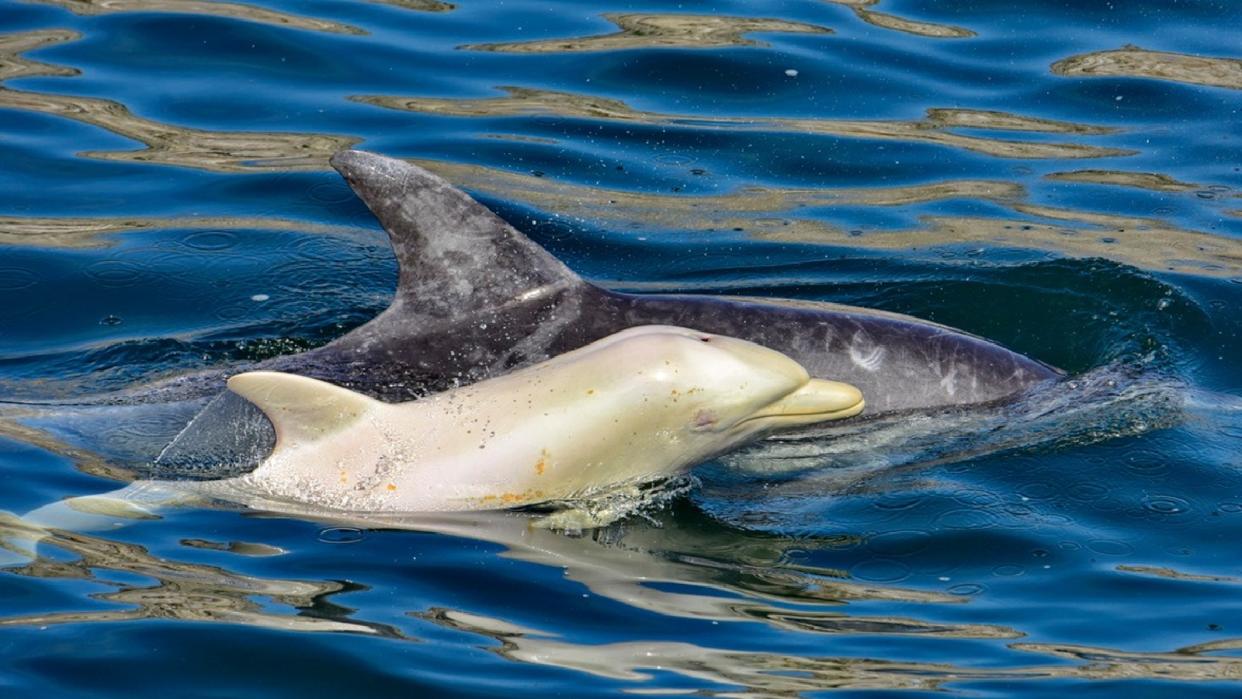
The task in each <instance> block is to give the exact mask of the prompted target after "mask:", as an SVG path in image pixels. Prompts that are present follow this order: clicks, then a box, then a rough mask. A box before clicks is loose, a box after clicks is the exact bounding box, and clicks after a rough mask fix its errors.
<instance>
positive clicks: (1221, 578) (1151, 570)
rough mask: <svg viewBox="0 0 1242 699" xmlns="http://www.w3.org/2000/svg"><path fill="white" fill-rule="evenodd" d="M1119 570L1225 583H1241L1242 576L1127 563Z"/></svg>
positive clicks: (1171, 578) (1173, 578) (1119, 567)
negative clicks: (1204, 573) (1191, 571)
mask: <svg viewBox="0 0 1242 699" xmlns="http://www.w3.org/2000/svg"><path fill="white" fill-rule="evenodd" d="M1117 570H1119V571H1121V572H1122V573H1134V574H1136V575H1150V576H1155V577H1158V578H1169V579H1170V580H1187V581H1190V582H1223V583H1239V582H1242V578H1234V577H1230V576H1228V575H1199V574H1197V573H1186V572H1183V571H1180V570H1176V569H1174V568H1169V567H1167V566H1144V565H1126V564H1121V565H1118V566H1117Z"/></svg>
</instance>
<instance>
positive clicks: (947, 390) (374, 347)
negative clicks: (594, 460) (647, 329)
mask: <svg viewBox="0 0 1242 699" xmlns="http://www.w3.org/2000/svg"><path fill="white" fill-rule="evenodd" d="M331 162H332V166H333V167H335V168H336V170H337V171H338V172H340V173H341V175H342V176H343V177H344V178H345V180H346V181H347V182H348V183H349V185H350V186H351V187H352V188H353V190H354V191H355V192H356V193H357V195H358V196H359V197H360V198H361V199H362V200H363V201H364V202H365V203H366V204H367V206H368V207H369V208H370V209H371V211H372V212H373V213H374V214H375V216H376V218H378V219H379V222H380V224H381V225H382V226H383V227H384V230H385V231H387V233H388V235H389V238H390V240H391V243H392V247H393V252H394V253H395V255H396V258H397V264H398V268H399V281H398V286H397V290H396V293H395V296H394V298H393V301H392V304H391V305H390V306H389V307H388V308H387V310H385V311H384V312H383V313H381V314H380V315H379V316H377V317H376V318H374V319H372V320H371V321H369V322H367V323H365V324H364V325H362V326H360V327H358V328H356V329H354V330H353V331H351V332H349V333H347V334H346V335H344V336H342V337H340V338H338V339H336V340H334V341H332V342H330V343H328V344H326V345H324V346H322V347H319V348H317V349H313V350H309V351H306V352H302V353H300V354H294V355H285V356H280V357H275V358H272V359H269V360H265V361H262V362H258V363H254V364H250V365H248V366H244V367H236V366H233V367H228V368H226V369H219V370H209V371H205V372H199V373H195V374H190V375H186V376H182V377H177V378H174V379H170V380H165V381H162V382H159V383H156V384H152V385H148V386H140V387H136V388H133V389H127V390H126V391H124V392H122V393H121V394H119V395H112V396H109V397H107V398H106V399H104V400H103V401H99V402H107V403H113V404H115V403H129V404H133V403H160V402H186V401H193V400H198V401H199V403H198V404H194V405H193V409H194V410H195V411H197V410H198V407H199V406H200V405H201V401H202V399H203V398H204V397H205V396H212V395H216V396H218V397H217V398H216V399H214V400H212V401H211V402H210V403H208V404H207V407H206V408H204V409H203V410H202V411H201V412H200V413H198V416H197V417H195V418H194V419H193V420H192V421H191V422H190V424H189V425H188V426H186V427H185V429H183V430H181V432H180V434H177V433H176V432H173V433H172V434H168V435H167V437H166V438H164V442H165V443H167V441H168V439H170V438H172V437H173V435H174V434H176V439H173V442H172V444H171V445H170V446H169V447H168V448H167V449H165V450H164V452H163V453H162V454H161V457H160V462H161V463H162V464H163V465H165V466H167V467H169V468H176V467H177V466H178V464H180V463H191V462H201V461H202V459H203V455H204V454H213V455H219V454H221V453H222V451H230V450H231V451H232V452H233V454H232V455H231V456H227V457H225V458H226V459H228V460H232V461H235V462H248V463H250V464H251V465H253V464H254V463H257V460H258V459H261V458H262V456H263V455H265V454H266V452H267V451H268V450H270V447H271V444H272V442H273V436H272V432H271V428H270V426H268V425H267V424H266V421H265V420H264V419H263V418H262V416H261V415H260V414H259V412H258V411H257V410H255V409H254V408H253V406H251V405H250V404H249V403H248V402H246V401H243V400H241V399H239V398H238V397H236V396H235V395H233V394H232V393H230V392H228V391H224V390H223V389H224V381H225V379H226V378H227V377H228V376H229V375H230V374H233V373H237V372H238V371H242V370H255V369H264V370H270V371H283V372H290V373H295V374H300V375H303V376H309V377H313V378H318V379H323V380H326V381H331V382H333V383H336V384H339V385H341V386H344V387H346V388H349V389H351V390H354V391H358V392H361V393H364V394H367V395H370V396H372V397H376V398H380V399H382V400H386V401H407V400H412V399H414V398H417V397H420V396H423V395H426V394H429V393H434V392H439V391H442V390H445V389H447V388H451V387H453V386H458V385H463V384H469V383H474V382H477V381H480V380H483V379H486V378H489V377H493V376H497V375H500V374H502V373H505V372H507V371H509V370H511V369H515V368H520V367H525V366H528V365H531V364H534V363H537V362H540V361H544V360H546V359H548V358H550V357H554V356H556V355H559V354H562V353H564V352H568V351H571V350H574V349H577V348H579V347H582V346H585V345H587V344H589V343H591V342H594V341H595V340H598V339H600V338H603V337H606V336H608V335H611V334H613V333H615V332H617V331H619V330H622V329H624V328H628V327H632V326H637V325H677V326H683V327H692V328H696V329H700V330H703V331H705V332H709V333H716V334H720V335H726V336H731V337H737V338H741V339H745V340H749V341H751V342H755V343H757V344H760V345H763V346H765V347H769V348H772V349H774V350H776V351H778V352H781V353H783V354H785V355H787V356H789V357H791V358H792V359H793V360H794V361H796V362H798V363H799V364H801V365H802V366H804V367H805V368H806V369H807V371H808V372H809V373H810V375H811V376H812V377H816V378H831V379H834V380H839V381H844V382H847V383H850V384H853V385H854V386H857V387H858V388H859V389H861V390H862V392H863V395H864V396H866V399H867V404H868V412H867V417H870V418H876V417H883V416H886V415H892V414H894V413H900V412H903V411H912V410H935V409H941V408H945V407H952V406H967V405H976V404H983V403H990V402H995V401H997V400H1000V399H1005V398H1007V397H1010V396H1014V395H1016V394H1018V393H1020V392H1022V391H1023V390H1024V389H1027V388H1028V387H1030V386H1032V385H1034V384H1037V383H1040V382H1043V381H1046V380H1049V379H1055V378H1057V377H1059V376H1061V374H1060V372H1058V371H1057V370H1055V369H1053V368H1051V367H1049V366H1047V365H1045V364H1042V363H1040V362H1038V361H1035V360H1033V359H1030V358H1027V357H1024V356H1022V355H1020V354H1017V353H1014V352H1012V351H1010V350H1007V349H1005V348H1003V347H1001V346H999V345H996V344H994V343H992V342H989V341H987V340H984V339H981V338H979V337H976V336H973V335H969V334H967V333H964V332H961V331H959V330H954V329H952V328H949V327H946V326H943V325H939V324H936V323H931V322H928V321H924V320H919V319H916V318H912V317H909V316H904V315H899V314H895V313H888V312H884V311H877V310H871V309H865V308H856V307H851V306H842V305H837V304H830V303H820V302H809V301H784V300H775V299H763V300H760V299H751V298H737V297H720V296H703V295H682V294H676V295H674V294H628V293H619V292H615V291H611V290H608V289H604V288H601V287H599V286H596V285H594V284H591V283H590V282H587V281H585V280H584V279H582V278H581V277H579V276H578V275H577V274H575V273H574V272H573V271H572V270H570V269H569V268H568V267H566V266H565V265H564V264H563V263H561V262H560V261H559V260H557V259H556V258H555V257H554V256H552V255H551V254H550V253H548V252H547V251H546V250H544V249H543V248H542V247H540V246H539V245H538V244H536V243H535V242H534V241H532V240H531V239H530V238H528V237H526V236H525V235H523V234H522V233H520V232H518V231H517V230H516V229H514V228H513V227H512V226H510V225H509V224H508V223H506V222H505V221H504V220H502V219H501V218H500V217H499V216H497V215H496V214H494V213H492V212H491V211H490V210H488V209H487V208H486V207H484V206H482V205H481V204H479V203H478V202H476V201H475V200H473V199H472V198H470V196H469V195H467V194H466V193H464V192H462V191H461V190H459V189H457V188H456V187H454V186H453V185H451V184H449V183H448V182H446V181H445V180H443V179H441V178H440V177H438V176H436V175H434V174H432V173H430V172H428V171H426V170H424V169H422V168H420V167H418V166H416V165H413V164H410V163H407V162H404V161H401V160H396V159H393V158H388V157H384V156H381V155H377V154H374V153H368V152H365V151H358V150H347V151H342V152H339V153H337V154H336V155H335V156H333V158H332V160H331ZM193 414H194V413H193V412H190V413H189V415H193ZM189 415H187V416H186V418H185V419H188V417H189ZM185 419H183V420H182V421H181V423H180V424H183V425H184V424H185ZM855 419H856V420H857V419H866V418H855ZM239 422H240V423H246V424H254V425H256V427H255V429H253V430H240V431H239V429H238V427H237V426H238V424H239ZM239 435H241V436H240V437H239ZM221 445H228V448H227V449H224V448H222V446H221Z"/></svg>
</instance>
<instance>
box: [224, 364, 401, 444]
mask: <svg viewBox="0 0 1242 699" xmlns="http://www.w3.org/2000/svg"><path fill="white" fill-rule="evenodd" d="M229 389H230V390H232V391H233V392H234V393H236V394H238V395H239V396H241V397H242V398H245V399H246V400H248V401H250V402H251V403H254V404H255V405H257V406H258V407H259V409H260V410H262V411H263V414H264V415H266V416H267V419H268V420H271V421H272V426H273V427H275V428H276V447H275V448H274V449H273V450H272V453H273V454H275V453H277V452H279V451H280V450H282V449H289V448H292V447H295V446H299V445H303V444H309V443H312V442H315V441H318V440H319V439H322V438H323V437H325V436H327V435H330V434H332V433H334V432H338V431H340V430H342V429H344V428H345V427H347V426H349V425H351V424H353V423H354V422H357V421H358V420H360V419H361V418H362V417H363V416H364V415H366V414H367V413H368V412H369V411H371V410H372V409H374V408H375V407H376V406H377V405H379V401H376V400H374V399H372V398H368V397H366V396H364V395H362V394H360V393H354V392H353V391H350V390H348V389H344V388H341V387H340V386H334V385H332V384H330V383H327V382H325V381H320V380H318V379H311V378H307V377H305V376H297V375H295V374H283V373H280V372H277V371H252V372H248V373H245V374H238V375H236V376H234V377H232V378H230V379H229Z"/></svg>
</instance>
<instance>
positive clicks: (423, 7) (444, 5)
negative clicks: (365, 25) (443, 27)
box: [371, 0, 457, 12]
mask: <svg viewBox="0 0 1242 699" xmlns="http://www.w3.org/2000/svg"><path fill="white" fill-rule="evenodd" d="M371 2H374V3H379V4H380V5H392V6H393V7H398V8H401V9H402V10H414V11H415V12H449V11H450V10H455V9H457V6H456V5H454V4H452V3H448V2H440V0H371Z"/></svg>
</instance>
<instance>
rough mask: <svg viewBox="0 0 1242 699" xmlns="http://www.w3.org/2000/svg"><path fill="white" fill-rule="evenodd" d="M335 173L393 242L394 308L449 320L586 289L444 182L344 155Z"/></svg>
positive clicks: (413, 169) (378, 160)
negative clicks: (396, 274)
mask: <svg viewBox="0 0 1242 699" xmlns="http://www.w3.org/2000/svg"><path fill="white" fill-rule="evenodd" d="M332 167H334V168H336V169H337V171H338V172H340V173H341V176H342V177H344V178H345V181H347V182H348V183H349V186H350V187H353V189H354V191H355V192H356V193H357V194H358V196H359V198H361V199H362V200H363V201H364V202H366V205H367V206H368V207H370V209H371V211H372V212H373V213H374V214H375V217H376V218H377V219H379V222H380V224H381V225H383V226H384V230H386V231H387V232H388V236H389V238H390V239H391V240H392V247H393V252H394V253H396V256H397V264H398V266H399V268H400V282H399V286H398V288H397V294H396V298H395V299H394V301H393V309H397V310H399V311H400V312H401V313H402V314H403V315H405V316H421V317H422V318H425V319H428V320H447V319H452V318H454V317H460V316H462V315H464V314H468V313H470V312H472V311H476V310H486V309H489V308H497V307H501V306H504V305H507V304H511V303H512V302H513V301H514V300H526V299H532V298H536V297H538V296H541V295H543V294H545V293H551V292H554V291H556V290H558V289H563V288H568V287H570V286H576V285H580V284H584V282H583V281H582V279H581V278H580V277H578V275H576V274H574V273H573V271H571V270H570V269H569V268H568V267H566V266H565V265H564V264H562V263H561V262H560V260H557V259H556V258H555V257H553V256H552V255H551V254H550V253H548V251H546V250H544V249H543V248H541V247H539V245H537V244H536V243H535V242H533V241H532V240H530V239H529V238H527V237H526V236H525V235H522V234H521V233H519V232H518V231H517V230H516V229H514V228H513V227H512V226H510V225H509V224H507V223H505V222H504V220H502V219H501V218H500V217H499V216H497V215H496V214H494V213H492V212H491V211H489V210H488V209H487V208H486V207H484V206H483V205H482V204H480V203H478V202H477V201H475V200H474V199H471V198H470V196H469V195H468V194H466V193H465V192H463V191H461V190H460V189H457V188H456V187H454V186H453V185H451V184H449V183H448V182H447V181H445V180H444V179H442V178H441V177H439V176H437V175H434V174H432V173H430V172H428V171H426V170H424V169H423V168H421V167H418V166H417V165H413V164H410V163H407V162H405V161H402V160H395V159H393V158H387V157H384V156H382V155H376V154H375V153H368V152H365V151H359V150H346V151H341V152H339V153H337V154H336V155H334V156H332Z"/></svg>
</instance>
